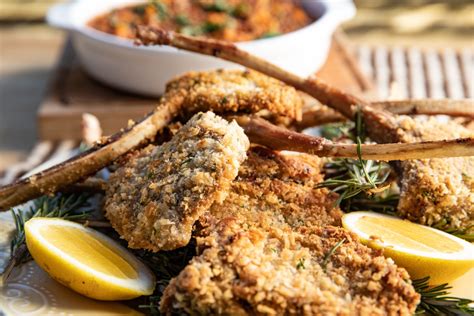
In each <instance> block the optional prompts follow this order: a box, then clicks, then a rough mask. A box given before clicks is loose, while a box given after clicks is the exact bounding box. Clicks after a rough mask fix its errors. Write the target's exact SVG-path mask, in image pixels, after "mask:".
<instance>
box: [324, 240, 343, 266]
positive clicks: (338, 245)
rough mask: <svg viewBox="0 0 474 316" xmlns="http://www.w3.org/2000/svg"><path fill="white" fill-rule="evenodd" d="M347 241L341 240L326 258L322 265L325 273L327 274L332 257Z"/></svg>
mask: <svg viewBox="0 0 474 316" xmlns="http://www.w3.org/2000/svg"><path fill="white" fill-rule="evenodd" d="M345 241H346V239H345V238H343V239H342V240H339V241H338V242H337V244H335V245H334V246H333V247H332V248H331V249H330V250H329V252H328V253H327V254H326V255H325V256H324V259H323V262H322V263H321V267H322V268H323V271H324V272H326V266H327V265H328V262H329V259H331V256H332V255H333V254H334V252H336V250H337V248H339V247H341V246H342V244H343V243H344V242H345Z"/></svg>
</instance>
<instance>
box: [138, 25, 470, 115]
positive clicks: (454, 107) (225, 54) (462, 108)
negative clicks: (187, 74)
mask: <svg viewBox="0 0 474 316" xmlns="http://www.w3.org/2000/svg"><path fill="white" fill-rule="evenodd" d="M138 38H139V39H138V40H137V43H139V44H144V45H170V46H174V47H177V48H181V49H184V50H188V51H192V52H197V53H200V54H205V55H211V56H215V57H219V58H222V59H225V60H228V61H232V62H235V63H237V64H241V65H243V66H245V67H248V68H250V69H254V70H257V71H259V72H261V73H264V74H266V75H268V76H270V77H273V78H276V79H279V80H281V81H283V82H285V83H287V84H289V85H291V86H293V87H295V88H296V89H298V90H300V91H304V92H306V93H308V94H309V95H311V96H313V97H314V98H316V99H317V100H319V101H320V102H321V103H323V104H325V105H328V106H329V107H331V108H333V109H335V110H337V111H338V112H340V113H342V114H344V115H345V116H346V117H347V118H349V119H352V118H353V117H354V114H355V111H356V105H357V106H361V105H369V104H370V105H373V108H374V109H385V110H388V111H393V113H396V114H448V115H452V116H465V117H470V118H474V108H473V107H472V105H473V101H471V100H416V101H415V100H404V101H388V102H387V101H383V102H374V103H373V104H371V103H370V102H368V101H366V100H363V99H361V98H359V97H356V96H354V95H351V94H348V93H345V92H343V91H342V90H339V89H337V88H334V87H331V86H330V85H328V84H327V83H325V82H324V81H322V80H320V79H318V78H309V79H304V78H301V77H298V76H297V75H295V74H293V73H291V72H288V71H286V70H284V69H282V68H279V67H278V66H275V65H274V64H272V63H270V62H268V61H266V60H264V59H261V58H259V57H256V56H254V55H251V54H249V53H247V52H245V51H242V50H240V49H239V48H237V46H235V45H234V44H232V43H228V42H223V41H217V40H213V39H204V38H194V37H189V36H185V35H181V34H178V33H174V32H169V31H164V30H162V29H158V28H153V27H145V26H139V27H138Z"/></svg>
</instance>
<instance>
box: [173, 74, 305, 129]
mask: <svg viewBox="0 0 474 316" xmlns="http://www.w3.org/2000/svg"><path fill="white" fill-rule="evenodd" d="M166 93H167V94H174V93H176V94H182V95H183V98H184V101H183V107H182V108H183V111H185V112H186V113H191V114H192V113H196V112H199V111H207V110H209V109H212V110H213V111H214V112H215V113H236V112H239V113H257V112H260V114H262V115H263V116H265V117H267V118H275V117H278V116H281V117H285V118H286V119H293V120H299V119H301V108H302V105H303V101H302V98H301V96H300V94H298V92H297V91H296V89H295V88H293V87H290V86H287V85H285V84H284V83H282V82H281V81H278V80H276V79H273V78H270V77H267V76H265V75H262V74H260V73H258V72H255V71H250V70H216V71H211V72H189V73H187V74H184V75H182V76H180V77H178V78H176V79H173V80H171V81H170V82H168V84H167V85H166Z"/></svg>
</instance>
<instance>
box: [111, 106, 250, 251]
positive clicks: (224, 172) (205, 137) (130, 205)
mask: <svg viewBox="0 0 474 316" xmlns="http://www.w3.org/2000/svg"><path fill="white" fill-rule="evenodd" d="M248 146H249V141H248V138H247V136H245V134H244V132H243V130H242V129H241V128H240V127H239V126H238V125H237V124H236V123H235V122H232V123H228V122H227V121H226V120H224V119H222V118H221V117H219V116H217V115H215V114H214V113H212V112H207V113H199V114H196V115H195V116H193V117H192V118H191V119H190V120H189V121H188V122H187V123H186V124H185V125H184V126H183V127H182V128H180V129H179V130H178V132H177V133H176V134H175V135H174V136H173V138H172V139H171V140H170V141H169V142H167V143H164V144H163V145H161V146H157V147H156V146H152V145H150V146H148V147H146V148H145V149H143V150H141V151H140V152H139V153H138V155H137V156H136V157H134V158H133V159H130V160H129V161H128V162H127V163H126V164H125V165H123V166H121V167H120V168H119V169H118V170H117V171H116V172H114V173H113V175H112V176H111V178H110V181H109V185H108V188H107V192H106V199H105V201H106V202H105V214H106V217H107V218H108V219H109V220H110V222H111V224H112V226H113V227H114V228H115V230H117V232H118V233H119V234H120V235H121V237H122V238H124V239H125V240H127V241H128V246H129V247H130V248H143V249H148V250H151V251H159V250H170V249H176V248H179V247H182V246H185V245H186V244H187V243H188V242H189V239H190V237H191V230H192V227H193V224H194V222H195V221H196V220H197V219H198V217H199V216H200V215H202V213H203V212H204V211H206V210H207V209H208V208H209V207H210V206H211V205H212V204H213V203H214V202H216V201H222V200H224V199H225V197H226V194H227V190H228V187H229V186H230V183H231V181H232V180H233V179H234V178H235V177H236V176H237V173H238V170H239V167H240V164H241V163H242V162H243V161H244V159H245V157H246V151H247V148H248Z"/></svg>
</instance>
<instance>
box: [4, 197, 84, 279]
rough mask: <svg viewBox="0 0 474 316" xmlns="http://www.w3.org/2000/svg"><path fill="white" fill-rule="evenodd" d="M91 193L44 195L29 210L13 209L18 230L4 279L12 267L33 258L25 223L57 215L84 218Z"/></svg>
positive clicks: (65, 217)
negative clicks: (28, 247)
mask: <svg viewBox="0 0 474 316" xmlns="http://www.w3.org/2000/svg"><path fill="white" fill-rule="evenodd" d="M89 197H90V195H89V194H84V193H83V194H68V195H63V194H58V195H56V196H53V197H50V196H43V197H40V198H38V199H36V200H34V201H33V205H32V206H31V207H30V209H29V210H27V211H24V212H21V211H19V210H13V209H12V211H11V212H12V216H13V220H14V221H15V226H16V232H15V234H14V236H13V239H12V241H11V244H10V248H11V255H10V260H9V262H8V264H7V267H6V268H5V270H4V272H3V276H2V277H3V280H6V279H7V278H8V276H9V274H10V272H11V271H12V269H13V268H14V267H15V266H17V265H19V264H21V263H23V262H26V261H28V260H30V259H31V257H30V254H29V253H28V250H27V248H26V244H25V223H26V222H27V221H28V220H30V219H32V218H35V217H55V218H62V219H67V220H73V221H74V220H84V219H86V218H87V217H88V216H89V214H90V212H91V209H89V203H88V199H89Z"/></svg>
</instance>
